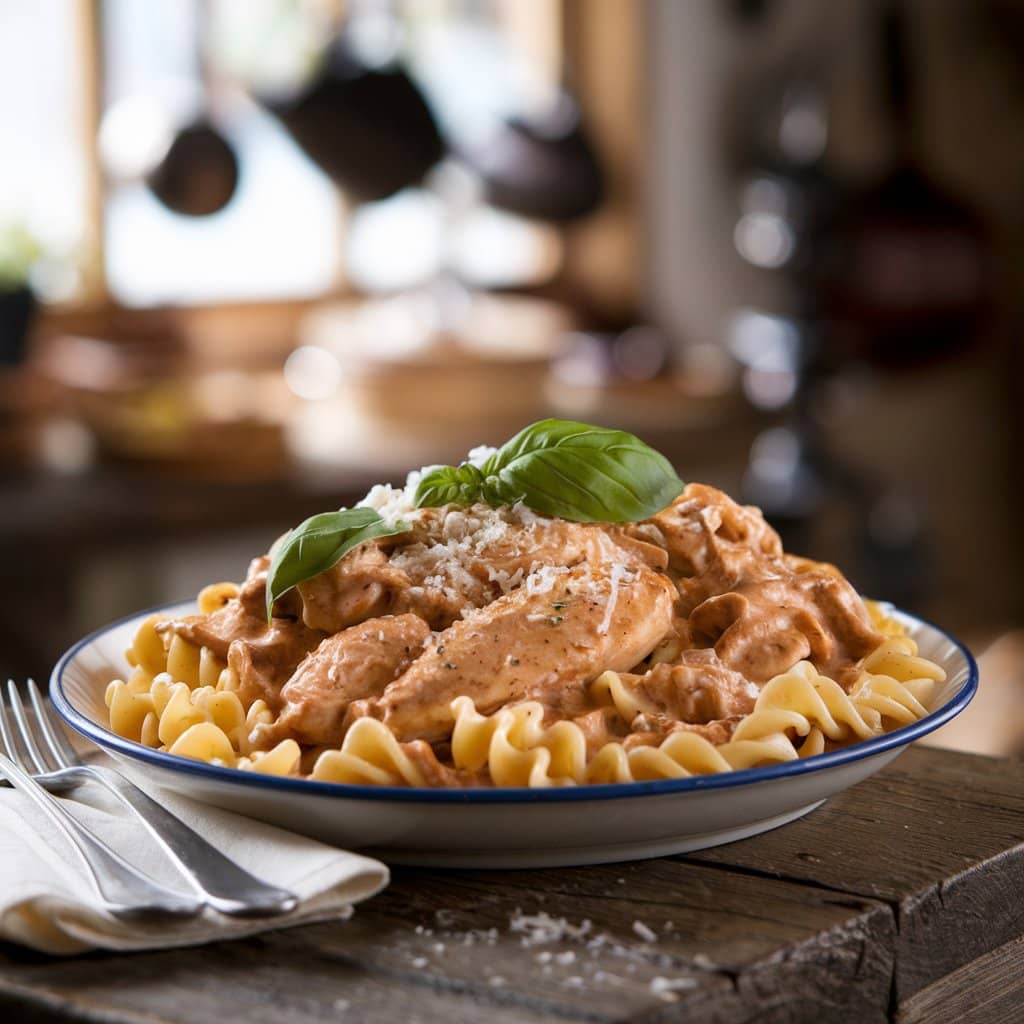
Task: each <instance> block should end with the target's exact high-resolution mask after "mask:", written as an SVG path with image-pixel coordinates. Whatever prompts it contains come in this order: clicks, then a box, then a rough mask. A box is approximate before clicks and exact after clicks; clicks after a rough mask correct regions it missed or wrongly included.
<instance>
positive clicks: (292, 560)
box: [267, 508, 409, 622]
mask: <svg viewBox="0 0 1024 1024" xmlns="http://www.w3.org/2000/svg"><path fill="white" fill-rule="evenodd" d="M408 529H409V525H408V524H407V523H403V522H401V521H398V522H394V523H388V522H385V521H384V520H383V519H381V517H380V514H379V513H378V512H377V511H376V510H375V509H372V508H344V509H341V510H340V511H339V512H321V513H320V514H319V515H315V516H311V517H310V518H309V519H307V520H306V521H305V522H304V523H300V524H299V525H298V526H296V527H295V529H294V530H291V531H290V532H289V533H287V534H285V536H284V537H283V538H279V539H278V541H277V542H275V545H274V547H275V549H276V550H273V551H272V552H271V554H272V557H271V562H270V569H269V570H268V572H267V621H268V622H269V621H270V618H271V615H272V613H273V608H274V602H275V601H276V600H277V599H278V598H279V597H282V596H283V595H284V594H286V593H288V591H289V590H291V589H292V587H294V586H295V585H296V584H298V583H303V582H305V581H306V580H308V579H312V578H313V577H314V576H319V575H320V573H322V572H326V571H327V570H328V569H330V568H331V567H332V566H334V565H336V564H337V563H338V562H339V561H340V560H341V559H342V558H343V557H344V556H345V555H346V554H347V553H348V552H349V551H351V550H352V549H353V548H354V547H356V546H357V545H359V544H362V543H363V542H364V541H368V540H373V538H374V537H391V536H393V535H394V534H397V533H405V532H406V531H407V530H408Z"/></svg>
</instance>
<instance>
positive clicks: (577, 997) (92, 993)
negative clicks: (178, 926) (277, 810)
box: [0, 750, 1024, 1024]
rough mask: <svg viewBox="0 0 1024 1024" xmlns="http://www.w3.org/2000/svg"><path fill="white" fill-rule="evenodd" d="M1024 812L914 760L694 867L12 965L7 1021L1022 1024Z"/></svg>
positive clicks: (973, 774)
mask: <svg viewBox="0 0 1024 1024" xmlns="http://www.w3.org/2000/svg"><path fill="white" fill-rule="evenodd" d="M1022 812H1024V767H1022V766H1021V765H1020V764H1014V763H1012V762H995V761H989V760H986V759H981V758H974V757H963V756H960V755H955V754H949V753H948V752H944V751H943V752H939V751H934V750H930V751H929V750H914V751H910V752H908V754H906V755H905V756H904V757H903V758H901V759H900V761H898V762H896V764H895V765H893V766H891V767H890V768H889V769H887V770H886V771H885V772H884V773H882V774H881V775H880V776H878V777H876V778H875V779H873V780H869V781H868V782H865V783H864V784H863V785H861V786H859V787H856V788H855V789H853V790H851V791H849V792H847V793H845V794H842V795H840V796H838V797H836V798H834V799H833V800H831V801H829V803H828V804H827V805H826V806H825V807H824V808H822V809H821V810H820V811H818V812H816V813H815V814H813V815H811V816H810V817H809V818H807V819H804V820H803V821H801V822H797V823H795V824H793V825H790V826H787V827H786V828H784V829H780V830H777V831H776V832H773V833H770V834H767V835H764V836H760V837H757V838H755V839H752V840H748V841H745V842H743V843H736V844H733V845H732V846H730V847H723V848H721V849H719V850H711V851H707V852H705V853H703V854H700V855H695V856H692V857H689V858H671V859H662V860H657V861H648V862H638V863H632V864H622V865H605V866H598V867H591V868H581V869H560V870H547V871H531V872H525V871H524V872H454V871H453V872H441V871H420V870H412V869H399V870H397V871H396V872H395V877H394V882H393V884H392V886H391V888H389V889H388V890H387V891H386V892H385V893H383V894H382V895H381V896H379V897H377V898H375V899H374V900H372V901H370V902H369V903H367V904H365V905H363V906H362V907H360V908H359V909H358V910H357V913H356V915H355V917H354V918H353V919H352V920H350V921H347V922H336V923H331V924H322V925H315V926H310V927H306V928H299V929H292V930H285V931H279V932H274V933H269V934H267V935H264V936H262V937H260V938H257V939H251V940H245V941H241V942H236V943H224V944H218V945H214V946H209V947H205V948H202V949H197V950H176V951H165V952H160V953H149V954H136V955H133V956H111V955H103V954H92V955H90V956H87V957H83V958H78V959H75V960H71V961H67V960H52V959H49V958H46V957H40V956H35V955H32V954H27V953H25V952H22V951H17V950H13V949H9V948H8V949H7V950H0V1020H17V1021H19V1022H20V1021H22V1020H25V1021H31V1020H40V1021H47V1022H49V1021H79V1020H83V1021H84V1020H89V1021H94V1020H104V1021H106V1020H111V1021H123V1022H129V1024H153V1022H163V1021H173V1022H174V1024H193V1022H199V1021H204V1022H205V1021H210V1020H216V1021H218V1022H219V1024H231V1022H232V1021H236V1020H237V1021H245V1024H262V1022H263V1021H267V1022H268V1024H269V1022H270V1021H271V1020H273V1021H274V1022H275V1024H276V1022H277V1021H279V1020H281V1019H282V1018H285V1019H288V1020H295V1021H298V1022H300V1024H302V1022H304V1021H313V1020H322V1019H338V1020H345V1019H351V1020H359V1021H368V1022H370V1024H375V1022H377V1021H381V1022H383V1021H392V1020H402V1021H422V1022H427V1024H429V1022H434V1021H437V1022H444V1024H450V1022H453V1021H454V1022H460V1021H477V1020H481V1019H488V1020H493V1021H495V1022H497V1024H506V1022H518V1021H538V1022H544V1021H551V1022H562V1021H577V1020H586V1021H595V1022H608V1024H610V1022H619V1021H627V1020H628V1021H636V1022H644V1024H647V1022H651V1024H653V1022H655V1021H684V1020H685V1021H687V1022H696V1024H702V1022H707V1024H710V1022H733V1021H751V1022H753V1021H757V1022H758V1024H761V1022H767V1024H802V1022H805V1021H806V1022H814V1024H818V1022H820V1021H822V1020H828V1021H829V1022H833V1021H836V1022H843V1021H847V1020H848V1021H850V1022H854V1024H863V1022H873V1021H878V1022H882V1021H886V1020H888V1019H889V1009H890V1007H891V1006H895V1005H896V1001H895V1000H897V999H898V1001H899V1004H900V1013H901V1015H902V1016H901V1018H900V1024H931V1021H932V1020H938V1019H941V1018H940V1017H936V1016H935V1014H936V1013H938V1012H939V1007H940V1005H941V1001H942V1000H943V999H944V998H947V996H945V995H944V992H945V990H944V989H942V988H936V987H935V986H936V985H938V984H939V983H940V979H944V977H945V976H947V975H949V976H952V977H954V978H957V979H959V982H958V983H959V984H960V985H961V986H962V987H964V988H965V989H966V990H969V991H971V992H974V993H976V995H975V996H973V997H972V998H973V999H974V1002H975V1003H984V999H988V1000H989V1002H988V1003H987V1004H984V1005H988V1006H989V1009H990V1010H991V1016H990V1018H984V1017H978V1016H976V1017H975V1019H976V1020H977V1021H979V1022H980V1021H981V1020H983V1019H984V1020H987V1019H991V1020H993V1021H1003V1020H1011V1019H1014V1018H1013V1017H1007V1016H1006V1012H1008V1011H1005V1007H1008V1006H1012V1005H1013V1003H1012V1002H1007V1001H1006V999H1003V998H1002V997H1001V996H998V997H991V998H990V996H986V995H985V993H993V992H995V993H998V992H999V991H1000V989H999V988H998V987H997V988H995V989H990V988H988V987H987V985H988V984H989V983H990V982H991V984H994V985H996V986H1002V988H1003V990H1005V991H1015V990H1014V989H1013V986H1012V985H1011V980H1012V971H1014V970H1016V971H1018V974H1019V971H1020V956H1021V953H1020V947H1019V944H1017V943H1016V940H1017V937H1018V936H1019V935H1020V934H1021V933H1022V932H1024V919H1022V917H1021V915H1022V914H1024V910H1022V908H1021V906H1020V901H1019V893H1020V891H1022V882H1021V872H1022V859H1024V857H1022V854H1024V813H1022ZM563 919H564V922H563ZM588 922H589V923H588ZM1003 935H1007V936H1008V937H1007V938H1005V939H1000V938H999V937H1000V936H1003ZM987 979H988V980H987ZM972 1005H973V1004H972ZM929 1014H932V1016H931V1017H929V1016H928V1015H929ZM999 1014H1003V1016H999ZM956 1016H958V1017H959V1016H963V1015H962V1014H957V1015H956ZM964 1020H965V1021H966V1020H969V1018H967V1017H964ZM972 1024H973V1022H972Z"/></svg>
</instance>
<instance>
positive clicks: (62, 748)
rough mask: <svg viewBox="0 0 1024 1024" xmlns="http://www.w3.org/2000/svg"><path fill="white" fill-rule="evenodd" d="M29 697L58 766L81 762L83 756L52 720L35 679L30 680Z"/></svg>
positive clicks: (44, 737)
mask: <svg viewBox="0 0 1024 1024" xmlns="http://www.w3.org/2000/svg"><path fill="white" fill-rule="evenodd" d="M28 697H29V700H30V701H31V702H32V710H33V711H34V712H35V713H36V722H37V723H38V725H39V731H40V732H41V733H42V734H43V739H44V740H45V741H46V746H47V747H48V748H49V751H50V755H51V756H52V757H53V759H54V761H56V763H57V767H58V768H67V767H69V766H70V765H75V764H81V758H80V757H79V756H78V754H77V753H75V749H74V747H72V746H71V744H70V742H68V738H67V736H65V735H64V730H63V729H62V728H61V727H60V725H58V724H56V723H54V722H53V721H52V720H51V717H50V711H49V710H48V709H47V707H46V705H45V704H44V703H43V698H42V695H41V694H40V692H39V687H38V686H36V681H35V680H34V679H30V680H29V681H28Z"/></svg>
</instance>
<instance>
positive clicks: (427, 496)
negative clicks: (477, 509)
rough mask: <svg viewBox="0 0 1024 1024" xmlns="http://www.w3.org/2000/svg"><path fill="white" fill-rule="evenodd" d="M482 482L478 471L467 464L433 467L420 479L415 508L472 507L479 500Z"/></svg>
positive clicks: (481, 476)
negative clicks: (441, 506)
mask: <svg viewBox="0 0 1024 1024" xmlns="http://www.w3.org/2000/svg"><path fill="white" fill-rule="evenodd" d="M483 482H484V478H483V475H482V474H481V473H480V470H479V469H477V467H476V466H474V465H472V464H471V463H469V462H464V463H462V465H461V466H435V467H434V468H433V469H431V470H429V471H428V472H427V473H425V474H424V475H423V477H422V478H421V479H420V483H419V486H418V487H417V488H416V506H417V508H437V507H438V506H440V505H472V504H473V502H474V501H477V500H479V499H478V495H479V494H480V489H481V487H482V486H483Z"/></svg>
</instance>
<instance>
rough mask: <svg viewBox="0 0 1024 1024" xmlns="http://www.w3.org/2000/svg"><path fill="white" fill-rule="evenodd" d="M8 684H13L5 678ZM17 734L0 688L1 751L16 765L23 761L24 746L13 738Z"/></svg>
mask: <svg viewBox="0 0 1024 1024" xmlns="http://www.w3.org/2000/svg"><path fill="white" fill-rule="evenodd" d="M7 682H8V685H11V686H13V685H14V683H13V681H12V680H10V679H8V680H7ZM16 735H17V733H16V731H15V729H14V727H13V725H12V724H11V719H10V715H9V713H8V710H7V701H6V700H5V699H4V694H3V690H2V689H0V740H2V741H3V748H4V749H3V752H4V753H5V754H6V755H7V756H8V757H9V758H10V759H11V760H12V761H13V762H14V763H15V764H17V765H20V764H22V763H23V762H24V760H25V756H24V748H23V747H22V745H21V744H20V743H18V742H16V740H15V736H16Z"/></svg>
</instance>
